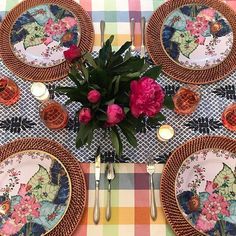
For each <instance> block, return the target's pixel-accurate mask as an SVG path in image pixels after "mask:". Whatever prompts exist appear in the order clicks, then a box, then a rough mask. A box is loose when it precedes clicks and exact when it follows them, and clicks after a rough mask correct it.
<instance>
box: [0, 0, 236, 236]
mask: <svg viewBox="0 0 236 236" xmlns="http://www.w3.org/2000/svg"><path fill="white" fill-rule="evenodd" d="M65 1H66V0H65ZM176 1H178V0H176ZM19 2H20V0H0V17H1V18H4V16H5V15H6V14H7V12H8V11H9V10H11V9H12V8H13V7H14V6H15V5H16V4H17V3H19ZM77 2H78V3H80V4H81V5H82V6H83V8H84V9H85V10H86V11H87V12H88V13H89V14H90V16H91V18H92V21H93V24H94V29H95V44H94V50H95V51H97V50H98V49H99V48H100V21H101V20H105V22H106V29H105V37H106V38H108V37H109V36H110V35H111V34H113V35H114V36H115V40H114V46H115V47H114V49H117V48H118V47H119V46H121V45H122V44H123V43H124V42H126V41H128V40H130V23H129V21H130V18H132V17H133V18H135V21H136V27H135V35H136V37H135V45H136V48H137V49H139V47H140V44H141V32H140V19H141V17H142V16H145V17H146V19H147V20H148V19H149V18H150V16H151V15H152V13H153V11H155V10H156V9H157V7H158V6H160V5H161V4H162V3H163V2H165V0H80V1H78V0H77ZM226 2H227V3H228V4H229V5H231V6H232V7H233V8H234V9H236V0H227V1H226ZM232 78H235V77H232ZM232 80H233V81H235V80H234V79H232ZM230 81H231V80H228V82H230ZM24 83H25V84H26V85H27V86H29V85H28V83H27V82H24ZM230 83H231V82H230ZM21 86H22V88H23V85H22V84H21ZM24 86H25V85H24ZM208 95H209V92H208ZM222 102H223V103H224V102H225V100H223V99H222ZM34 107H35V106H34ZM206 107H207V106H206ZM36 132H37V133H38V131H37V130H36ZM2 137H3V136H2ZM4 137H8V136H4ZM14 137H15V136H14ZM7 139H8V140H5V139H4V138H2V139H0V140H5V141H9V138H7ZM5 141H4V143H5ZM0 144H3V143H0ZM62 144H63V143H62ZM82 167H83V170H84V173H85V176H86V181H87V187H88V202H87V204H88V207H87V208H86V210H85V213H84V216H83V219H82V221H81V222H80V224H79V226H78V228H77V230H76V231H75V233H74V236H172V235H174V233H173V232H172V230H171V229H170V227H169V225H168V224H167V222H166V219H165V217H164V213H163V210H162V208H161V203H160V193H159V185H160V176H161V172H162V169H163V165H161V164H158V165H156V174H155V196H156V202H157V209H158V217H157V220H156V221H155V222H153V221H152V220H151V218H150V214H149V194H150V193H149V180H148V177H149V176H148V174H147V173H146V167H145V165H144V164H127V163H126V164H115V168H116V178H115V180H114V181H113V182H112V218H111V220H110V222H106V220H105V206H106V197H107V195H106V193H107V192H106V188H107V181H106V180H105V177H104V168H105V167H104V165H102V171H103V174H102V175H101V186H100V187H101V190H100V206H101V220H100V222H99V224H98V225H94V223H93V206H94V196H95V192H94V187H95V184H94V165H93V164H89V163H83V164H82ZM63 236H67V235H63ZM183 236H184V235H183Z"/></svg>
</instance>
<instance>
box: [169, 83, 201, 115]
mask: <svg viewBox="0 0 236 236" xmlns="http://www.w3.org/2000/svg"><path fill="white" fill-rule="evenodd" d="M200 99H201V97H200V93H199V92H198V91H197V88H191V87H183V88H180V89H179V90H178V91H177V93H176V94H175V95H174V97H173V102H174V105H175V112H176V113H178V114H180V115H189V114H192V113H193V112H194V111H195V110H196V109H197V106H198V104H199V102H200Z"/></svg>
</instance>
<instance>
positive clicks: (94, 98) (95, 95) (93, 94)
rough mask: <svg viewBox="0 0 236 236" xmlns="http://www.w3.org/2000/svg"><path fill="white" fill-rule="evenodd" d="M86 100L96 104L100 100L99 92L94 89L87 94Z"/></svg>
mask: <svg viewBox="0 0 236 236" xmlns="http://www.w3.org/2000/svg"><path fill="white" fill-rule="evenodd" d="M87 98H88V100H89V102H91V103H97V102H99V101H100V99H101V93H100V92H99V91H97V90H96V89H93V90H91V91H90V92H89V93H88V95H87Z"/></svg>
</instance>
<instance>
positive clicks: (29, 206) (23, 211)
mask: <svg viewBox="0 0 236 236" xmlns="http://www.w3.org/2000/svg"><path fill="white" fill-rule="evenodd" d="M39 208H40V204H39V203H38V202H37V201H36V199H35V198H34V197H30V196H26V197H24V198H22V199H21V200H20V202H19V203H18V204H17V205H15V206H14V211H13V213H12V215H11V218H12V219H14V220H15V223H16V224H19V223H22V224H26V222H27V218H28V217H29V216H31V217H36V218H38V217H39V215H40V213H39Z"/></svg>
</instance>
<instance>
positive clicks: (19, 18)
mask: <svg viewBox="0 0 236 236" xmlns="http://www.w3.org/2000/svg"><path fill="white" fill-rule="evenodd" d="M93 41H94V30H93V24H92V20H91V18H90V16H89V15H88V13H87V12H86V11H85V10H84V9H83V8H82V7H81V6H80V5H79V4H78V3H77V2H76V1H74V0H67V1H63V0H27V1H21V2H20V3H19V4H18V5H17V6H16V7H14V8H13V9H12V10H11V11H9V12H8V14H7V15H6V17H5V19H4V20H3V22H2V24H1V27H0V55H1V58H2V60H3V62H4V64H5V65H6V66H7V67H8V68H9V69H10V70H11V71H12V72H13V73H14V74H15V75H17V76H19V77H21V78H23V79H26V80H31V81H42V82H47V81H54V80H58V79H62V78H65V77H66V76H67V75H68V72H69V63H68V62H67V61H66V60H65V58H64V53H63V52H64V51H66V50H68V48H70V46H72V45H78V46H79V47H80V48H81V50H82V51H84V52H86V51H91V50H92V47H93Z"/></svg>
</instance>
